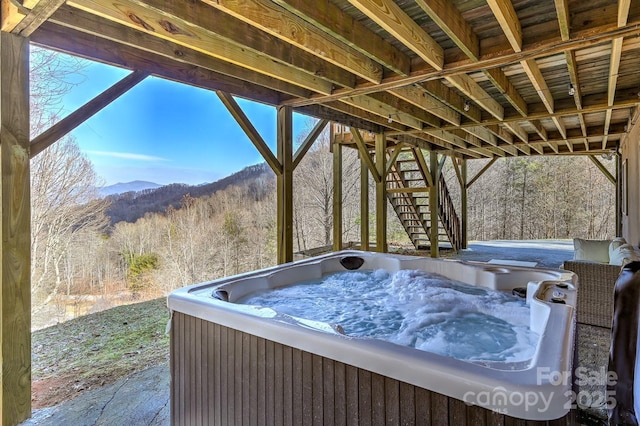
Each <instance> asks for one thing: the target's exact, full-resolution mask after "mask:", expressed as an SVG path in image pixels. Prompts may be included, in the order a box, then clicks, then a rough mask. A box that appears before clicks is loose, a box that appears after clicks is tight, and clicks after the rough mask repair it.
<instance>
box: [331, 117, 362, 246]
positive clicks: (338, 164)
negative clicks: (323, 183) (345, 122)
mask: <svg viewBox="0 0 640 426" xmlns="http://www.w3.org/2000/svg"><path fill="white" fill-rule="evenodd" d="M354 130H355V129H354ZM358 134H359V133H358ZM332 175H333V203H332V215H333V229H332V233H333V251H340V250H342V202H343V200H342V145H340V144H339V143H337V142H334V143H333V173H332Z"/></svg>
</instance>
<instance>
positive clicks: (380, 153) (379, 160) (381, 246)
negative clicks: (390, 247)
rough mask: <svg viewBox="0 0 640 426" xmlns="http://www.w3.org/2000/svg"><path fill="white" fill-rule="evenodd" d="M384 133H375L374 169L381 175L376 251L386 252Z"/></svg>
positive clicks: (377, 191) (377, 210) (377, 190)
mask: <svg viewBox="0 0 640 426" xmlns="http://www.w3.org/2000/svg"><path fill="white" fill-rule="evenodd" d="M385 151H386V139H385V136H384V134H381V133H379V134H376V170H377V172H378V175H379V176H380V177H381V179H380V181H378V182H376V251H378V252H380V253H386V252H387V177H386V176H385V175H384V171H385V168H386V162H387V156H386V155H385Z"/></svg>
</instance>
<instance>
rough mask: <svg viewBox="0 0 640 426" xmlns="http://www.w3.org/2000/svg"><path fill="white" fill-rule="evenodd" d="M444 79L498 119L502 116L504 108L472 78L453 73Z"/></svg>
mask: <svg viewBox="0 0 640 426" xmlns="http://www.w3.org/2000/svg"><path fill="white" fill-rule="evenodd" d="M445 78H446V80H447V81H448V82H449V83H451V84H452V85H453V86H454V87H455V88H456V89H458V90H460V91H461V92H462V93H464V94H465V95H466V96H468V97H469V100H470V101H473V102H475V103H476V104H478V105H479V106H481V107H482V108H484V109H485V110H486V111H487V112H489V114H491V115H493V116H494V117H495V118H497V119H498V120H502V119H503V118H504V108H503V107H502V105H500V103H499V102H498V101H496V100H495V99H493V98H492V97H491V96H489V94H488V93H487V92H485V90H484V89H483V88H482V87H480V85H479V84H478V83H476V82H475V80H474V79H472V78H471V77H469V76H468V75H465V74H461V75H454V76H449V77H445Z"/></svg>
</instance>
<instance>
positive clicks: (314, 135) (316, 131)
mask: <svg viewBox="0 0 640 426" xmlns="http://www.w3.org/2000/svg"><path fill="white" fill-rule="evenodd" d="M328 123H329V120H320V121H318V122H317V123H316V125H315V126H313V129H311V131H310V132H309V134H308V135H307V137H306V138H305V139H304V141H303V142H302V144H300V146H299V147H298V149H297V150H296V152H295V154H293V168H294V170H295V168H296V167H298V164H300V161H302V159H303V158H304V156H305V154H306V153H307V151H309V148H311V146H312V145H313V143H314V142H315V141H316V139H318V136H320V134H321V133H322V131H323V130H324V128H325V127H327V124H328Z"/></svg>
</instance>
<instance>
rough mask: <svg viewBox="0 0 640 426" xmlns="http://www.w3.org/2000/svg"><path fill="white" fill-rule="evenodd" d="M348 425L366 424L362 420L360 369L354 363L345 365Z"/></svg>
mask: <svg viewBox="0 0 640 426" xmlns="http://www.w3.org/2000/svg"><path fill="white" fill-rule="evenodd" d="M345 378H346V405H347V425H349V426H352V425H358V424H364V423H361V422H360V407H359V399H360V392H359V389H360V383H359V372H358V369H357V368H356V367H354V366H352V365H346V367H345Z"/></svg>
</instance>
